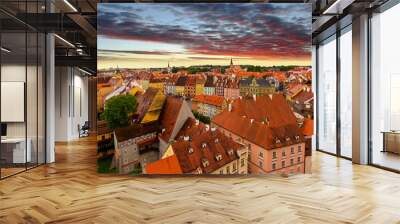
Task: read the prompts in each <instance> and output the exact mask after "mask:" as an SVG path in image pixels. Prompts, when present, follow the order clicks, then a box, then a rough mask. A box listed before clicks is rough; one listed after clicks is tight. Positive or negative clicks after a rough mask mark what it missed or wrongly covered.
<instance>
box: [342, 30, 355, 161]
mask: <svg viewBox="0 0 400 224" xmlns="http://www.w3.org/2000/svg"><path fill="white" fill-rule="evenodd" d="M339 52H340V136H341V137H340V155H342V156H345V157H348V158H351V157H352V96H353V93H352V77H353V76H352V74H353V71H352V32H351V26H349V27H348V29H346V30H344V31H342V34H341V36H340V51H339Z"/></svg>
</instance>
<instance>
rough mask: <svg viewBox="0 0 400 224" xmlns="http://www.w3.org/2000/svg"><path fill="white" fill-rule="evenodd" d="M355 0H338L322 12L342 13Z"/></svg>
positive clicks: (326, 13)
mask: <svg viewBox="0 0 400 224" xmlns="http://www.w3.org/2000/svg"><path fill="white" fill-rule="evenodd" d="M354 1H355V0H336V1H335V2H333V4H332V5H330V6H329V7H328V8H327V9H325V10H324V12H323V13H322V14H324V15H328V14H336V15H338V14H342V13H343V10H344V9H345V8H347V7H348V6H349V5H351V4H352V3H353V2H354Z"/></svg>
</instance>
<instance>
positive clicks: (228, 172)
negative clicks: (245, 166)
mask: <svg viewBox="0 0 400 224" xmlns="http://www.w3.org/2000/svg"><path fill="white" fill-rule="evenodd" d="M226 173H227V174H230V173H231V167H230V166H227V167H226Z"/></svg>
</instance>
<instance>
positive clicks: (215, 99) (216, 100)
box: [193, 95, 224, 107]
mask: <svg viewBox="0 0 400 224" xmlns="http://www.w3.org/2000/svg"><path fill="white" fill-rule="evenodd" d="M193 101H195V102H199V103H204V104H211V105H214V106H217V107H221V106H222V105H223V103H224V97H223V96H214V95H197V96H195V97H194V98H193Z"/></svg>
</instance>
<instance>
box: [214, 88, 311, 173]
mask: <svg viewBox="0 0 400 224" xmlns="http://www.w3.org/2000/svg"><path fill="white" fill-rule="evenodd" d="M275 111H279V113H275ZM212 126H214V127H216V128H217V129H219V130H221V132H222V133H223V134H225V135H226V136H228V137H230V138H232V139H234V140H235V141H236V142H238V143H240V144H243V145H246V146H247V148H248V150H249V161H248V162H249V172H250V173H271V172H275V173H284V174H292V173H304V170H305V140H304V137H303V134H302V132H301V130H300V129H299V127H298V126H297V122H296V118H295V116H294V114H293V112H292V111H291V109H290V107H289V105H288V103H287V102H286V100H285V98H284V96H283V95H280V94H274V95H270V96H260V97H256V96H254V97H252V98H239V99H237V100H235V101H234V102H233V103H232V104H229V105H228V106H227V108H226V109H225V110H224V111H222V112H221V113H219V114H218V115H216V116H215V117H214V118H213V119H212Z"/></svg>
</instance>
